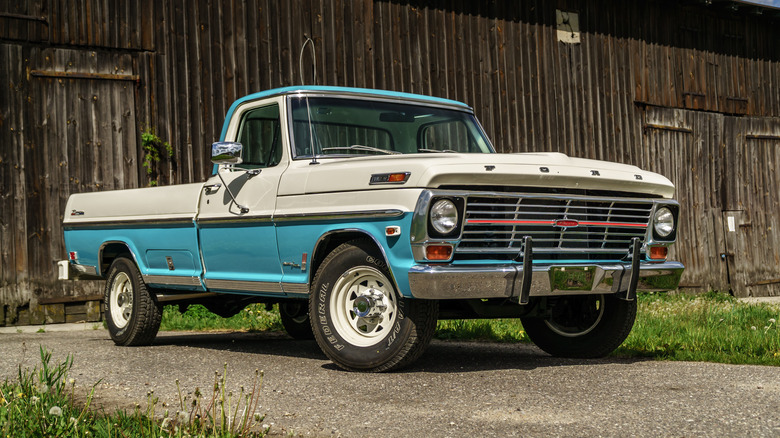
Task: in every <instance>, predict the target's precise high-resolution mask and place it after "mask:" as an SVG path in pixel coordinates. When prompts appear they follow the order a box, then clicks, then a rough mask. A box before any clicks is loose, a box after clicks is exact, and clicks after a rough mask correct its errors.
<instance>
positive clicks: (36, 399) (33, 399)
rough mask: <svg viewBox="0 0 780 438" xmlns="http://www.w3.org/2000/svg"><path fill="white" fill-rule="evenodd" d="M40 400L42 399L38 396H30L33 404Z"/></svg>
mask: <svg viewBox="0 0 780 438" xmlns="http://www.w3.org/2000/svg"><path fill="white" fill-rule="evenodd" d="M38 400H40V399H39V398H38V397H36V396H32V397H30V401H31V402H32V403H33V404H35V403H38Z"/></svg>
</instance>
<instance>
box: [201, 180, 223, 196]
mask: <svg viewBox="0 0 780 438" xmlns="http://www.w3.org/2000/svg"><path fill="white" fill-rule="evenodd" d="M220 187H222V184H220V183H216V184H208V185H205V186H203V188H204V189H206V194H207V195H210V194H212V193H214V192H216V191H217V190H219V188H220Z"/></svg>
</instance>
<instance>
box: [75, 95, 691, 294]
mask: <svg viewBox="0 0 780 438" xmlns="http://www.w3.org/2000/svg"><path fill="white" fill-rule="evenodd" d="M301 95H313V96H322V95H328V96H344V97H349V98H360V99H380V100H382V99H384V100H392V101H405V102H407V101H408V102H416V103H422V104H425V105H434V106H441V107H447V108H450V109H455V110H457V111H464V112H468V113H471V112H472V110H471V109H470V108H469V107H468V106H466V105H465V104H463V103H460V102H455V101H450V100H446V99H439V98H432V97H427V96H418V95H410V94H405V93H394V92H387V91H377V90H360V89H342V88H337V87H290V88H285V89H278V90H272V91H269V92H264V93H257V94H254V95H250V96H247V97H245V98H242V99H240V100H238V101H236V102H235V103H234V104H233V105H232V106H231V107H230V109H229V111H228V114H227V117H226V122H225V125H224V127H223V130H222V134H221V137H220V140H221V141H236V140H237V136H238V131H239V125H240V123H241V120H242V115H244V114H245V113H246V112H247V111H250V110H253V109H255V108H259V107H263V106H266V105H277V106H278V108H279V114H281V118H280V124H281V132H282V133H283V134H282V137H281V141H282V147H283V152H282V158H281V161H280V162H279V164H278V165H276V166H273V167H267V168H263V169H262V170H261V171H260V172H259V174H258V173H248V172H246V171H244V170H241V169H239V168H236V167H229V166H228V167H217V166H215V167H214V174H213V175H212V176H211V178H209V179H208V180H207V181H205V182H204V183H202V184H186V185H178V186H171V187H153V188H144V189H133V190H123V191H113V192H96V193H86V194H76V195H73V196H71V198H70V199H69V200H68V204H67V207H66V213H65V218H64V227H65V243H66V248H67V250H68V252H69V253H70V254H74V256H73V257H71V259H70V264H71V266H73V267H74V268H77V269H76V270H77V271H78V272H80V273H85V272H86V273H92V274H93V276H96V277H100V276H103V275H104V274H105V273H106V270H107V269H108V262H109V261H110V260H108V257H110V256H113V255H116V254H119V253H124V254H128V255H130V256H131V257H132V258H133V260H134V261H135V262H136V264H137V265H138V268H139V270H140V272H141V274H142V275H143V277H144V280H145V281H146V282H147V283H148V284H150V285H151V286H153V287H157V288H161V289H167V290H171V291H181V292H187V291H192V292H218V293H238V294H256V295H260V296H267V297H279V298H289V297H298V298H301V297H305V296H307V294H308V291H309V284H310V282H311V280H312V278H313V276H314V272H316V269H317V263H318V262H319V261H321V260H322V258H323V257H324V255H325V254H324V253H325V252H326V251H327V249H328V242H332V241H338V240H339V238H340V237H339V236H349V238H354V237H359V236H364V237H365V238H367V239H370V240H371V241H373V242H374V244H375V245H376V246H377V247H378V248H379V249H380V251H381V253H382V254H383V255H384V257H385V261H386V263H387V264H388V266H389V268H390V271H391V273H392V277H393V278H392V280H393V281H394V282H395V283H396V286H397V288H398V290H399V291H400V293H401V294H402V295H404V296H407V297H417V298H436V299H439V298H472V297H505V296H507V294H506V292H505V289H506V287H507V286H506V285H507V284H510V283H512V284H514V282H517V281H518V280H517V279H518V277H519V276H521V275H519V271H518V266H520V265H517V264H514V265H513V264H507V263H504V262H499V261H498V260H484V261H482V263H481V264H482V265H483V266H482V267H473V266H472V267H467V266H466V265H467V264H457V263H456V264H454V265H453V266H451V267H446V266H442V264H441V263H431V262H429V261H427V260H426V259H425V257H424V255H423V254H422V253H421V252H419V249H420V248H422V247H423V246H424V244H425V243H426V242H428V241H430V239H429V238H427V237H426V236H424V235H423V234H424V233H423V234H420V233H421V232H420V229H422V228H424V224H425V223H426V221H427V208H428V201H429V200H430V196H431V195H430V194H431V192H430V190H431V189H436V188H438V187H441V186H447V185H459V186H467V185H473V186H482V187H489V186H514V187H543V188H561V189H563V188H566V189H571V188H582V189H588V190H615V189H616V188H619V189H620V190H623V191H626V192H633V193H643V194H646V195H647V196H651V197H656V198H659V199H667V200H669V199H671V196H672V194H673V192H674V187H673V186H672V184H671V183H670V182H669V180H667V179H666V178H664V177H662V176H660V175H657V174H654V173H652V172H647V171H643V170H641V169H639V168H637V167H634V166H628V165H622V164H616V163H605V162H599V161H593V160H584V159H575V158H570V157H567V156H565V155H563V154H556V153H550V154H509V155H505V154H494V153H491V154H411V155H393V156H387V155H383V156H365V157H349V158H347V157H341V158H339V157H328V158H323V159H320V160H318V161H314V162H313V160H312V159H311V158H300V157H299V158H296V157H294V156H293V153H292V151H293V148H292V146H293V145H292V144H291V142H292V140H291V137H290V134H289V133H290V125H291V123H292V122H291V120H290V118H289V117H287V116H285V115H286V114H288V111H287V109H288V105H289V99H290V97H293V96H301ZM315 163H316V164H315ZM217 172H220V175H217ZM389 173H403V174H404V175H405V178H406V179H405V180H404V181H402V182H401V183H398V182H394V183H392V184H382V183H376V178H375V179H374V180H373V181H372V177H373V176H375V175H382V174H389ZM219 176H221V178H219ZM225 185H226V186H227V187H225ZM233 195H235V199H233ZM239 206H245V207H246V208H247V211H245V212H243V211H241V209H240V208H239ZM390 229H392V230H394V231H393V232H390V231H389V230H390ZM397 230H400V233H398V232H397ZM415 248H417V250H415ZM643 250H644V248H643ZM570 265H572V266H571V268H572V269H574V268H576V267H579V269H584V268H585V267H587V266H586V265H583V264H577V263H574V264H570ZM575 265H576V266H575ZM605 266H607V267H606V268H604V267H601V268H599V269H601V271H603V272H601V271H597V270H595V269H592V270H591V272H596V276H595V277H594V278H593V279H592V281H591V283H592V284H591V285H590V286H589V287H591V289H592V290H591V292H590V293H597V292H600V291H603V290H605V288H604V287H602V286H603V285H604V284H606V283H609V285H610V287H612V286H611V285H612V284H614V281H613V280H614V279H615V275H614V272H616V271H621V272H624V271H625V269H626V268H625V263H621V261H620V260H615V261H612V262H611V263H608V264H606V265H605ZM613 268H614V269H613ZM448 269H449V270H448ZM556 269H558V268H557V267H555V266H552V265H550V264H547V265H544V266H542V265H539V266H535V267H534V271H535V272H536V271H539V272H541V273H543V274H540V275H541V276H539V278H538V279H537V278H536V277H537V276H536V275H534V278H535V280H534V285H535V286H534V289H533V294H538V295H544V294H550V293H554V292H555V289H554V287H552V286H550V285H549V284H547V283H545V280H544V278H545V277H544V276H545V275H546V276H547V277H550V275H552V274H550V272H553V271H555V270H556ZM643 269H644V270H643V271H642V272H644V273H645V274H646V275H645V276H646V277H658V276H663V277H664V278H666V277H669V276H672V277H674V276H677V279H679V273H681V272H682V266H681V265H679V264H670V265H665V266H660V265H658V264H655V265H654V266H653V267H652V271H651V270H650V269H651V268H650V267H649V265H648V266H643ZM585 271H587V269H585ZM489 272H492V274H489V275H488V273H489ZM604 272H607V274H604ZM464 273H465V274H464ZM477 273H478V274H479V275H476V274H477ZM621 275H622V274H621ZM487 277H490V280H489V281H487V280H488V278H487ZM510 277H511V278H510ZM607 277H609V278H610V279H613V280H609V281H607V280H606V278H607ZM467 278H471V279H483V280H485V281H484V282H482V284H481V287H480V289H481V291H480V292H474V291H473V289H474V288H477V287H478V286H480V285H479V284H472V283H469V284H470V285H469V286H467V287H466V289H468V290H469V291H470V292H467V293H451V292H453V291H454V292H457V291H459V290H460V291H462V290H463V287H454V289H453V288H451V287H453V285H455V286H457V284H462V282H463V281H464V279H467ZM616 281H617V282H618V283H620V282H621V281H622V280H621V279H620V278H617V279H616ZM502 282H503V283H502ZM491 284H499V285H500V286H496V287H495V288H493V287H492V286H491ZM651 286H652V285H651ZM651 286H648V287H651ZM674 287H676V283H675V284H674ZM502 288H503V289H502ZM665 288H666V287H664V289H665ZM660 289H662V288H661V287H657V286H656V290H660ZM568 293H572V292H571V291H569V292H568Z"/></svg>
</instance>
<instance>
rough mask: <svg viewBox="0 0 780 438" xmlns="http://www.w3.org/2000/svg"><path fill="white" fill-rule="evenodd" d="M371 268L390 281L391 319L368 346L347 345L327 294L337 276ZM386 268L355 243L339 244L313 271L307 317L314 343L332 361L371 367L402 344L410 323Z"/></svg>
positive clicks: (411, 325)
mask: <svg viewBox="0 0 780 438" xmlns="http://www.w3.org/2000/svg"><path fill="white" fill-rule="evenodd" d="M361 266H365V267H371V268H375V269H377V270H379V271H380V272H381V273H382V274H383V275H384V276H385V277H386V278H387V279H388V280H389V282H390V284H389V285H388V288H387V289H388V290H389V291H391V293H392V294H393V299H394V300H395V302H396V317H395V321H394V323H393V325H392V327H390V328H389V329H388V331H387V335H386V336H384V337H382V338H381V339H379V340H378V341H377V342H376V343H374V344H372V345H370V346H365V347H362V346H356V345H353V344H350V343H349V342H348V341H347V340H346V339H345V338H344V337H343V336H342V335H341V334H340V333H339V332H338V330H337V329H336V325H335V324H334V323H333V320H332V318H333V315H332V313H333V312H332V311H331V308H330V306H331V304H330V303H331V295H332V294H333V293H334V291H333V287H334V285H335V284H336V283H337V281H338V280H339V278H340V277H341V276H342V274H344V273H345V272H346V271H348V270H349V269H350V268H354V267H361ZM391 278H392V276H391V275H390V271H389V268H388V266H387V264H386V263H385V262H384V259H383V258H381V257H378V256H376V255H374V254H371V253H369V252H367V251H365V250H364V249H363V248H360V247H358V246H351V245H350V246H347V247H339V248H337V250H336V251H334V253H333V255H332V257H328V258H327V259H326V260H325V261H324V262H323V264H322V265H321V266H320V269H318V271H317V275H316V276H315V279H314V283H313V286H314V288H313V290H312V292H313V294H314V295H313V297H312V300H311V302H310V308H309V317H310V319H311V322H312V329H313V331H314V336H315V338H316V339H317V342H318V344H319V345H320V347H321V348H322V350H323V352H324V353H325V354H326V355H327V356H328V357H330V358H331V360H333V361H334V362H336V363H338V364H339V365H341V366H345V367H347V368H352V369H374V368H377V367H381V366H382V364H385V363H387V362H388V361H391V360H393V359H394V358H396V356H397V355H398V354H399V353H400V352H401V350H402V349H403V348H404V347H405V344H406V340H407V339H408V338H409V337H410V336H411V334H412V331H413V328H414V327H413V323H412V321H411V320H410V319H409V318H407V316H406V313H405V311H406V303H405V300H404V299H403V297H401V296H400V295H399V294H398V290H397V288H396V287H395V285H394V284H393V283H392V280H391Z"/></svg>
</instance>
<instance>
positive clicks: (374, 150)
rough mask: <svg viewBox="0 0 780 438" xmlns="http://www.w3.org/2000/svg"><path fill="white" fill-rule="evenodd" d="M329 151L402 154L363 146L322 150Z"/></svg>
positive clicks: (354, 145)
mask: <svg viewBox="0 0 780 438" xmlns="http://www.w3.org/2000/svg"><path fill="white" fill-rule="evenodd" d="M328 151H366V152H376V153H379V154H385V155H399V154H401V153H400V152H396V151H388V150H385V149H379V148H375V147H371V146H363V145H362V144H353V145H352V146H333V147H329V148H322V152H328Z"/></svg>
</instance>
